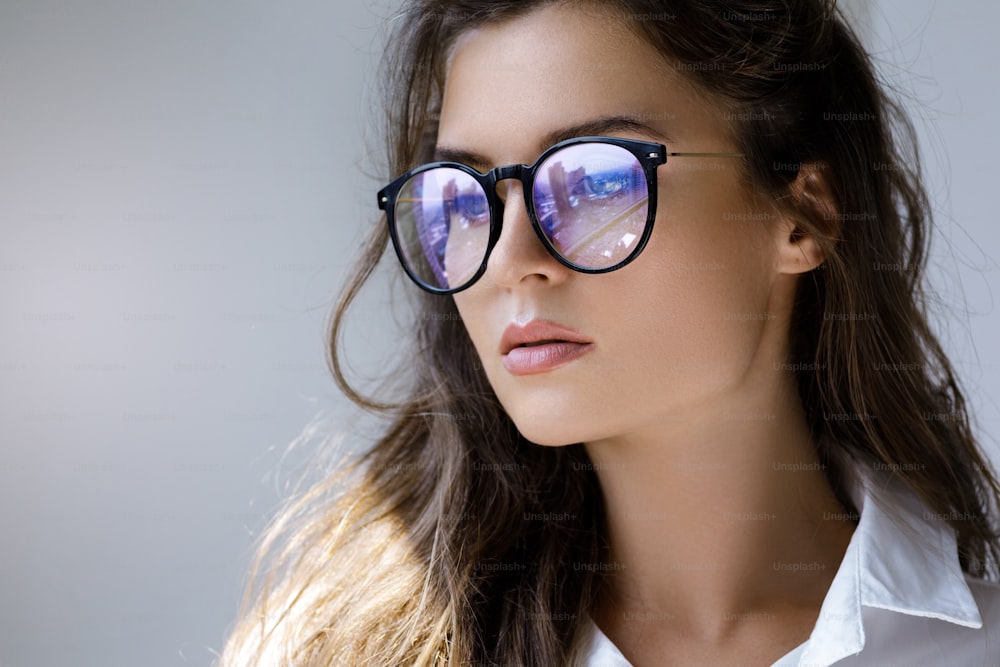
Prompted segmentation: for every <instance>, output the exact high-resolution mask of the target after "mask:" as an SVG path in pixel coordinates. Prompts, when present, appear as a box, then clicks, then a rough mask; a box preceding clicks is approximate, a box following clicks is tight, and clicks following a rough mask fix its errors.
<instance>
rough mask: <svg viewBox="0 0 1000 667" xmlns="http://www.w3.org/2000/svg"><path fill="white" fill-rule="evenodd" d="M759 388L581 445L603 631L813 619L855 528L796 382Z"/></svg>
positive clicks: (714, 636)
mask: <svg viewBox="0 0 1000 667" xmlns="http://www.w3.org/2000/svg"><path fill="white" fill-rule="evenodd" d="M774 375H778V374H772V377H773V376H774ZM782 375H786V374H782ZM755 386H756V387H757V391H755V392H753V394H750V393H747V394H745V395H743V396H736V397H733V398H732V399H731V400H728V401H725V402H724V403H720V402H719V400H718V399H716V400H714V401H713V402H712V403H713V405H711V406H709V405H705V406H701V407H699V406H694V407H693V408H692V406H685V410H684V416H683V417H681V416H678V417H677V418H675V419H668V420H666V421H664V422H662V423H659V424H655V425H651V426H649V427H648V428H645V429H644V430H642V431H637V432H634V433H631V434H628V435H626V436H621V437H616V438H614V439H608V440H600V441H593V442H589V443H586V445H585V446H586V449H587V451H588V453H589V455H590V457H591V460H592V462H593V463H594V465H595V470H596V471H597V474H598V476H599V479H600V483H601V488H602V491H603V495H604V502H605V511H606V516H607V522H608V539H609V542H610V548H611V554H610V560H611V562H610V566H609V567H608V568H606V571H607V573H608V574H607V575H606V576H605V578H604V581H603V584H604V586H603V589H602V591H603V592H602V597H601V601H600V608H599V609H598V610H595V613H594V615H595V619H596V620H597V621H598V623H599V624H600V625H602V627H608V626H614V627H627V626H622V625H621V621H623V620H625V621H627V620H629V619H630V618H633V619H634V618H639V619H644V620H649V619H652V620H656V621H666V624H665V626H664V627H669V628H672V629H674V630H676V631H677V632H679V633H682V634H684V635H685V636H687V637H692V636H696V637H700V638H703V639H704V640H705V641H710V642H716V641H721V640H723V639H725V638H727V637H728V636H730V635H732V634H733V633H735V632H736V629H737V628H739V627H740V626H746V624H745V623H743V621H746V620H748V619H758V618H772V617H774V614H775V612H774V610H776V609H788V610H794V611H795V613H803V612H805V613H806V614H807V615H808V614H809V613H814V614H818V610H819V607H820V605H821V604H822V600H823V598H824V596H825V593H826V590H827V589H828V588H829V585H830V582H831V581H832V579H833V576H834V574H835V573H836V570H837V567H838V565H839V563H840V560H841V559H842V557H843V554H844V551H845V550H846V548H847V544H848V542H849V541H850V536H851V534H852V532H853V528H854V526H853V524H852V523H850V522H848V521H844V520H843V519H842V517H843V516H844V513H845V510H844V508H843V507H842V506H841V505H840V503H839V502H838V501H837V499H836V497H835V495H834V493H833V490H832V488H831V487H830V485H829V483H828V481H827V477H826V471H825V469H824V467H823V465H822V464H821V462H820V461H819V459H818V457H817V454H816V451H815V448H814V445H813V443H812V442H811V440H810V437H809V429H808V425H807V423H806V420H805V416H804V414H803V413H802V410H801V407H800V405H799V403H798V399H797V397H795V392H794V386H792V383H791V382H790V381H789V382H786V383H785V384H784V385H781V384H777V385H776V386H774V387H772V388H771V389H772V390H771V391H770V392H769V393H768V392H760V391H759V389H760V385H759V384H757V385H755ZM793 397H794V398H793ZM761 615H763V616H761ZM633 625H635V624H633ZM752 625H753V624H751V626H752ZM619 634H624V633H623V632H621V633H619Z"/></svg>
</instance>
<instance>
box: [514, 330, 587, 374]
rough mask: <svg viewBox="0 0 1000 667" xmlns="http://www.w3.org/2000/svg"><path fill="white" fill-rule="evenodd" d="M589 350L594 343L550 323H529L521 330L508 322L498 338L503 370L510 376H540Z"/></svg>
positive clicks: (577, 333) (581, 335) (578, 333)
mask: <svg viewBox="0 0 1000 667" xmlns="http://www.w3.org/2000/svg"><path fill="white" fill-rule="evenodd" d="M543 341H544V343H543ZM537 343H543V344H541V345H538V344H537ZM525 345H528V346H527V347H522V346H525ZM593 348H594V342H593V341H592V340H590V339H589V338H587V337H586V336H584V335H583V334H581V333H580V332H578V331H574V330H573V329H570V328H569V327H567V326H564V325H562V324H559V323H558V322H552V321H550V320H531V321H529V322H528V323H527V324H525V325H524V326H520V325H518V324H515V323H513V322H512V323H510V324H509V325H508V326H507V328H506V329H504V332H503V336H502V337H501V338H500V354H501V355H503V364H504V367H505V368H506V369H507V370H508V371H509V372H510V373H511V374H513V375H530V374H533V373H544V372H545V371H549V370H552V369H554V368H558V367H559V366H563V365H565V364H567V363H569V362H571V361H573V360H574V359H576V358H577V357H579V356H581V355H583V354H585V353H587V352H589V351H590V350H592V349H593Z"/></svg>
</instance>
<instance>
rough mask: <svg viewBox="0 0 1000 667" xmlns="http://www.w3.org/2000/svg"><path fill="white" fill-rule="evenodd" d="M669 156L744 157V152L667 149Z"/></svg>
mask: <svg viewBox="0 0 1000 667" xmlns="http://www.w3.org/2000/svg"><path fill="white" fill-rule="evenodd" d="M666 155H667V157H674V156H676V157H743V153H674V152H670V151H667V153H666Z"/></svg>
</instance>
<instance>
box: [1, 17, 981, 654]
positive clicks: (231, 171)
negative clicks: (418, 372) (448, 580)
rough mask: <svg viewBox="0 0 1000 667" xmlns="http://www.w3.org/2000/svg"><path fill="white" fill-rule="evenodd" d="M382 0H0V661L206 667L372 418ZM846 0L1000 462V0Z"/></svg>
mask: <svg viewBox="0 0 1000 667" xmlns="http://www.w3.org/2000/svg"><path fill="white" fill-rule="evenodd" d="M370 4H371V3H369V2H362V1H358V0H350V1H348V2H339V3H337V4H336V5H335V4H334V3H332V2H317V1H308V0H294V1H292V2H285V3H281V4H279V3H277V2H273V1H272V2H264V1H261V0H250V1H248V0H239V1H236V0H213V1H212V2H205V1H203V0H202V1H195V0H172V1H171V2H149V1H147V2H135V1H129V2H126V1H125V0H94V1H92V2H88V3H79V2H69V1H68V0H49V1H46V0H30V1H17V0H0V443H2V446H3V452H4V456H3V457H2V458H0V534H2V536H3V538H2V540H3V541H2V548H0V591H3V593H2V594H0V667H27V666H31V667H35V666H49V665H101V666H118V665H122V666H125V665H129V666H131V665H136V666H137V665H143V666H149V667H156V666H159V665H184V664H191V665H206V664H208V663H209V662H210V661H211V659H212V651H213V650H218V649H219V648H220V647H221V642H222V638H223V635H224V632H225V630H226V628H227V627H228V626H229V625H230V623H231V622H232V621H233V617H234V614H235V611H236V604H237V601H238V595H239V593H240V591H241V581H242V578H243V575H244V573H245V570H246V567H247V563H248V559H249V555H250V552H249V546H250V543H251V540H252V537H253V533H254V532H255V531H257V530H259V529H260V527H261V526H262V525H263V522H264V519H265V518H266V517H267V516H269V514H270V512H272V511H273V509H274V508H275V507H276V506H277V504H278V502H279V500H280V499H281V497H282V495H283V493H284V490H285V484H286V483H287V481H288V479H290V478H292V477H294V475H295V474H297V472H298V471H299V470H300V468H301V464H302V461H303V460H304V458H303V457H304V455H305V452H307V451H308V443H304V444H303V443H298V444H297V445H296V446H295V447H292V448H291V449H290V450H289V443H291V442H293V441H295V440H296V438H297V437H298V436H299V435H300V433H301V432H302V431H303V428H304V427H306V425H307V424H309V423H310V422H311V421H312V420H313V418H314V417H316V416H317V415H318V416H319V417H320V418H321V419H322V420H323V424H322V425H321V426H319V427H318V429H317V433H319V434H321V435H322V434H324V433H336V432H341V431H345V432H350V433H355V432H356V429H362V427H361V426H358V425H356V424H355V423H354V422H353V421H351V420H349V419H348V416H349V415H350V414H351V411H350V406H349V405H348V404H347V401H346V399H344V398H343V397H341V396H340V395H339V393H338V392H337V390H336V388H335V386H334V385H333V382H332V380H331V379H330V378H329V377H328V376H327V371H326V368H325V361H324V340H323V328H324V322H325V320H326V317H327V315H328V312H329V310H330V307H331V303H332V299H333V297H334V294H335V293H336V291H337V288H338V286H339V285H340V284H342V281H343V279H344V272H345V270H346V267H347V265H348V263H349V261H350V259H351V257H352V254H353V253H354V252H355V250H356V248H357V245H358V240H359V238H360V234H361V232H360V228H361V227H362V225H363V223H365V222H368V221H370V220H371V219H372V216H373V214H374V212H375V211H374V210H373V208H374V207H373V203H374V201H375V197H374V193H375V191H376V189H377V187H378V185H379V184H380V179H379V178H373V177H369V176H367V175H366V172H368V173H372V172H373V171H374V169H375V163H373V162H371V161H370V160H369V159H368V158H367V157H366V153H367V151H366V142H367V145H368V146H369V148H374V149H377V148H378V142H377V141H376V140H375V139H374V137H373V136H369V135H370V130H371V127H372V125H371V121H372V119H373V113H372V108H373V105H372V103H371V101H370V98H369V97H368V89H369V88H370V87H371V85H372V72H373V63H374V59H375V57H376V56H377V54H378V53H379V52H380V46H379V44H380V40H381V32H380V28H379V26H380V25H382V24H383V18H384V17H385V16H388V15H389V14H390V13H391V11H390V9H388V7H390V6H391V5H394V4H395V3H394V2H390V0H383V1H382V2H380V3H377V6H375V7H374V8H369V7H367V6H368V5H370ZM850 4H851V6H852V7H853V8H854V9H855V11H856V12H857V14H858V16H859V20H861V21H863V22H864V23H865V24H866V25H867V26H870V28H866V34H868V36H869V40H870V43H871V45H872V48H873V50H874V51H875V52H876V54H877V56H878V57H879V59H880V60H881V61H883V71H884V72H885V74H886V76H887V77H888V78H889V79H890V80H892V81H893V82H895V84H896V85H898V86H900V87H901V88H902V89H904V90H906V91H909V94H910V95H911V96H912V98H913V100H912V101H913V104H914V105H915V106H914V108H915V109H916V111H915V113H916V115H917V124H918V128H919V129H920V131H921V142H922V146H923V148H924V151H925V152H924V155H925V167H926V171H927V174H928V177H929V182H930V187H931V192H932V195H933V199H934V202H935V206H936V209H937V211H938V220H939V225H940V226H939V229H938V232H937V235H936V237H935V239H934V248H933V256H932V259H931V262H932V265H933V277H932V279H933V281H934V284H935V286H936V288H937V289H938V290H939V293H940V296H939V299H938V303H939V304H940V305H939V307H937V308H936V313H935V316H936V317H937V324H938V327H939V331H941V333H942V336H943V338H944V342H945V344H946V346H947V349H948V350H949V352H950V353H951V355H952V357H953V360H954V362H955V363H956V365H957V367H958V369H959V371H960V373H961V374H962V377H963V379H964V381H965V383H966V387H967V389H968V393H969V398H970V402H971V407H972V409H973V411H974V412H975V413H976V414H977V415H978V418H979V422H980V424H981V429H980V434H981V435H982V436H983V438H984V441H985V445H986V446H987V447H988V448H989V449H990V452H991V454H994V453H995V452H996V451H997V439H996V436H997V435H998V433H1000V424H998V419H1000V409H998V400H1000V377H998V376H1000V374H998V373H997V369H998V364H1000V349H998V347H997V346H996V345H995V341H996V340H997V339H998V338H1000V315H998V313H997V312H996V310H995V308H994V303H993V289H994V288H996V287H998V286H1000V279H998V272H997V258H998V257H1000V233H998V232H997V230H996V229H995V225H994V224H992V223H993V222H994V216H993V214H992V209H993V198H994V195H995V193H996V191H997V183H998V182H1000V178H998V173H997V166H996V157H995V155H996V152H997V141H996V139H995V137H996V129H995V122H994V117H995V112H996V109H997V106H998V105H997V102H998V99H997V93H996V86H995V85H988V84H987V82H988V81H995V80H996V73H995V63H996V62H998V61H1000V47H998V46H997V41H996V40H995V39H994V34H993V27H995V26H996V25H1000V5H996V4H993V3H986V2H981V3H980V2H975V1H974V0H963V1H961V2H953V3H947V4H946V3H944V2H943V1H941V2H933V1H932V0H894V1H892V2H889V1H885V2H874V3H872V4H871V5H869V4H866V3H862V2H854V3H850ZM383 267H384V269H385V270H384V271H383V275H380V276H379V279H378V281H377V282H376V284H375V285H373V286H372V288H370V289H368V290H366V292H365V295H364V297H363V301H364V303H363V304H359V306H358V307H357V308H356V310H355V311H354V316H353V317H352V326H351V329H350V331H349V339H348V345H349V349H350V350H351V355H352V358H354V359H356V362H357V363H356V370H357V372H358V373H360V374H361V375H362V376H365V377H375V376H376V375H377V373H378V368H379V363H380V362H379V359H380V358H383V357H384V356H385V355H391V354H392V351H393V349H394V346H393V339H394V337H395V336H397V335H398V329H397V328H395V325H394V324H393V323H392V321H391V319H390V318H388V316H387V315H386V312H387V308H388V298H387V296H386V290H385V289H384V287H382V286H383V285H384V284H387V283H388V281H386V280H385V275H393V274H394V272H395V270H396V269H395V266H394V265H393V263H391V262H383ZM365 428H368V427H365Z"/></svg>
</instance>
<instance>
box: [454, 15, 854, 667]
mask: <svg viewBox="0 0 1000 667" xmlns="http://www.w3.org/2000/svg"><path fill="white" fill-rule="evenodd" d="M637 63H642V64H643V65H642V66H637V65H636V64H637ZM722 109H724V107H723V105H721V104H720V103H719V102H717V101H713V100H711V99H710V98H709V97H708V96H706V95H703V94H700V93H699V92H698V91H697V90H696V89H695V88H694V87H693V85H692V84H691V83H690V82H689V81H688V80H687V79H686V78H685V75H684V74H683V72H681V71H678V70H677V69H675V68H673V67H671V66H670V64H669V63H666V62H664V60H663V58H662V56H660V55H659V54H658V53H657V52H656V51H655V50H654V49H653V48H652V47H651V46H650V45H648V44H646V43H645V42H643V41H642V40H640V39H638V38H637V37H636V36H634V35H633V34H632V33H631V32H629V31H628V30H627V29H626V28H625V27H624V26H623V25H622V24H619V23H617V22H615V21H612V20H609V19H608V17H606V16H602V15H600V14H597V13H595V10H587V9H583V8H580V7H579V6H577V7H566V6H558V5H550V6H547V7H544V8H542V9H538V10H535V11H533V12H531V13H529V14H527V15H525V16H523V17H520V18H518V19H515V20H512V21H509V22H505V23H501V24H496V25H492V26H489V27H486V28H483V29H478V30H475V31H470V32H468V33H466V34H464V35H463V36H462V38H461V39H460V40H459V42H458V43H457V44H456V46H455V48H454V49H453V52H452V58H451V60H450V64H449V68H448V72H447V78H446V85H445V90H444V99H443V107H442V111H441V120H440V128H439V135H438V148H439V149H441V151H442V153H447V154H453V153H455V152H456V151H457V152H462V153H472V154H474V156H478V157H477V158H476V160H475V163H473V164H471V166H474V167H476V168H478V169H480V170H486V169H487V168H490V167H493V166H496V165H501V164H513V163H525V164H530V163H532V162H534V160H535V159H536V158H537V156H538V155H539V154H540V153H541V152H542V151H543V150H544V149H545V148H547V147H548V146H549V145H550V143H546V141H547V140H549V139H551V138H552V136H553V133H557V134H558V133H560V132H561V131H563V130H566V129H567V128H572V127H574V126H577V125H580V124H583V123H587V122H591V121H593V120H595V119H601V118H607V117H612V116H624V117H627V118H631V119H637V120H641V121H642V123H644V124H645V125H646V127H638V126H636V127H631V128H619V129H616V130H614V131H606V132H596V133H600V134H611V135H615V136H622V137H628V138H634V139H643V140H650V141H657V142H660V143H665V144H666V145H667V148H668V150H671V151H696V152H733V151H736V150H737V149H736V147H735V145H734V143H733V141H732V138H731V133H732V128H731V127H730V124H729V123H728V122H727V120H726V118H725V116H724V114H723V113H722ZM588 133H591V132H588ZM474 156H472V155H470V156H468V157H470V158H472V157H474ZM740 164H741V161H740V160H734V159H725V158H691V157H687V158H670V159H669V160H668V163H667V164H666V165H663V166H661V167H660V168H659V169H658V179H659V196H660V206H659V210H658V212H657V218H656V223H655V227H654V231H653V235H652V238H651V239H650V242H649V244H648V245H647V247H646V248H645V250H644V251H643V253H642V254H641V255H640V256H639V257H638V258H637V259H636V260H635V261H634V262H633V263H631V264H630V265H628V266H626V267H624V268H622V269H620V270H618V271H614V272H611V273H606V274H597V275H587V274H582V273H577V272H574V271H572V270H571V269H569V268H567V267H565V266H563V265H561V264H559V263H558V262H557V261H556V260H555V259H554V258H553V257H552V256H550V255H549V254H548V253H547V252H546V250H545V249H544V247H543V246H542V245H541V243H540V242H539V240H538V239H537V237H536V236H535V233H534V231H533V230H532V229H531V226H530V221H529V219H528V216H527V213H526V211H525V206H524V199H523V194H522V191H521V186H520V184H519V183H518V182H516V181H513V180H507V181H502V182H501V183H500V184H499V185H498V188H497V191H498V194H499V195H500V196H501V198H503V199H504V200H505V202H506V206H505V213H504V219H503V233H502V234H501V237H500V241H499V243H498V245H497V246H496V248H495V249H494V251H493V253H492V255H491V257H490V259H489V264H488V269H487V272H486V274H485V275H484V276H483V277H482V278H481V279H480V280H479V282H478V283H477V284H475V285H474V286H472V287H471V288H469V289H467V290H465V291H463V292H460V293H458V294H456V295H454V297H453V298H454V299H455V303H456V305H457V307H458V310H459V312H460V314H461V316H462V318H463V321H464V323H465V325H466V327H467V330H468V332H469V335H470V337H471V339H472V341H473V343H474V345H475V347H476V349H477V351H478V353H479V356H480V358H481V361H482V363H483V367H484V370H485V372H486V374H487V376H488V378H489V380H490V382H491V384H492V387H493V389H494V390H495V392H496V394H497V396H498V397H499V399H500V401H501V403H502V404H503V406H504V408H505V409H506V410H507V412H508V413H509V414H510V416H511V418H512V419H513V420H514V422H515V424H516V425H517V426H518V428H519V429H520V431H521V432H522V433H523V434H524V435H525V436H526V437H527V438H528V439H529V440H531V441H533V442H535V443H538V444H539V445H545V446H561V445H566V444H570V443H577V442H582V443H584V446H585V447H586V450H587V452H588V453H589V455H590V457H591V459H592V461H593V463H594V465H595V470H596V471H597V474H598V477H599V480H600V483H601V487H602V490H603V493H604V497H605V503H606V508H607V516H608V524H609V540H610V543H611V562H612V563H614V564H616V569H615V570H613V571H611V572H610V573H608V574H606V575H604V589H603V591H602V597H601V601H600V604H599V605H598V607H597V608H595V609H594V610H593V611H592V616H593V617H594V619H595V620H596V621H597V623H598V625H599V626H600V627H601V629H602V630H603V631H604V632H605V633H606V634H607V635H608V636H609V637H610V638H611V640H612V641H613V642H614V643H615V644H616V645H617V646H618V647H619V648H620V649H621V650H622V652H623V654H624V655H625V656H626V658H628V659H629V660H630V661H631V662H632V664H634V665H636V666H637V667H642V666H644V665H658V666H660V665H669V664H688V665H690V664H702V663H704V664H713V665H727V664H734V665H735V664H743V665H746V664H771V662H773V661H774V660H776V659H778V658H780V657H781V656H782V655H784V654H785V653H786V652H788V651H789V650H791V649H793V648H794V647H795V646H796V645H798V644H799V643H801V642H803V641H805V639H807V638H808V635H809V633H810V631H811V629H812V627H813V625H814V624H815V621H816V618H817V615H818V613H819V608H820V605H821V604H822V601H823V598H824V596H825V594H826V591H827V590H828V588H829V585H830V582H831V581H832V579H833V576H834V574H835V572H836V570H837V567H838V566H839V563H840V561H841V559H842V557H843V554H844V551H845V550H846V548H847V545H848V542H849V541H850V537H851V534H852V532H853V529H854V525H853V524H852V523H850V522H845V521H839V520H827V519H826V517H829V516H830V515H831V514H843V513H844V512H845V509H844V508H843V507H842V506H841V505H840V504H839V503H838V502H837V500H836V499H835V497H834V495H833V492H832V490H831V488H830V485H829V483H828V481H827V479H826V477H825V474H824V472H823V471H822V470H821V469H820V466H819V463H818V460H817V458H816V454H815V450H814V446H813V443H812V442H811V441H810V437H809V433H808V428H807V425H806V420H805V417H804V414H803V412H802V408H801V404H800V402H799V399H798V395H797V392H796V388H795V378H794V375H793V373H791V372H789V371H787V370H781V366H780V364H782V363H785V362H786V361H787V359H788V321H789V313H790V311H791V305H792V299H793V296H794V290H795V284H796V281H797V279H798V277H799V275H800V274H801V273H803V272H805V271H808V270H810V269H812V268H814V267H815V266H817V265H818V264H819V263H821V262H822V256H821V253H820V251H819V250H818V248H817V245H816V244H815V242H814V241H813V240H812V239H811V238H809V237H808V236H802V235H800V234H794V235H793V234H792V230H793V229H795V220H794V219H793V218H791V217H790V216H788V215H784V214H781V213H779V212H778V211H777V210H776V209H775V208H774V207H773V206H772V205H771V204H770V203H769V202H767V201H762V200H760V198H758V197H756V196H754V195H753V194H751V193H749V192H747V191H746V188H745V187H744V185H743V181H742V180H741V172H740V168H741V167H740ZM794 192H795V194H796V195H797V196H800V197H803V198H806V199H809V200H812V201H813V202H815V205H817V206H821V207H822V206H828V201H827V200H828V197H829V192H828V189H827V188H826V186H825V184H824V183H823V182H822V177H821V173H820V172H819V171H818V170H809V169H806V170H803V173H802V175H801V176H800V177H799V180H798V181H796V183H795V185H794ZM761 220H763V222H760V221H761ZM747 221H752V222H747ZM532 318H547V319H551V320H555V321H557V322H560V323H562V324H564V325H567V326H569V327H571V328H573V329H575V330H576V331H578V332H580V333H582V334H584V335H585V336H587V337H589V338H591V339H592V340H593V341H594V342H595V346H594V349H593V350H592V351H591V352H590V353H588V354H586V355H584V356H583V357H580V358H578V359H577V360H575V361H574V362H572V363H570V364H568V365H565V366H562V367H560V368H557V369H555V370H552V371H549V372H546V373H540V374H535V375H528V376H514V375H511V374H510V373H509V372H507V371H506V369H505V368H504V366H503V364H502V359H501V355H500V351H499V342H500V336H501V334H502V332H503V330H504V328H505V327H506V326H507V325H508V324H509V323H510V322H512V321H517V322H520V323H524V322H526V321H528V320H530V319H532ZM781 563H808V564H810V569H809V570H808V571H805V572H798V573H790V572H788V571H786V570H787V568H785V569H782V567H781V566H779V565H776V564H781Z"/></svg>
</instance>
